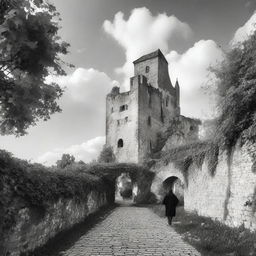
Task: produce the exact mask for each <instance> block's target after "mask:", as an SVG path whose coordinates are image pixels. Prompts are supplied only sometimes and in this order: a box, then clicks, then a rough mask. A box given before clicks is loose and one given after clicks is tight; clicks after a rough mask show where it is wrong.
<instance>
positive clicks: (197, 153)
mask: <svg viewBox="0 0 256 256" xmlns="http://www.w3.org/2000/svg"><path fill="white" fill-rule="evenodd" d="M218 156H219V147H218V145H216V144H214V143H212V142H211V141H197V142H193V143H190V144H186V145H182V146H178V147H174V148H172V149H170V150H168V151H166V152H162V153H161V155H160V156H159V163H160V164H162V163H164V164H166V165H167V164H168V163H170V162H173V163H174V164H175V165H176V167H177V168H178V169H179V170H180V171H182V173H183V175H184V178H185V181H186V184H188V169H189V167H190V166H191V164H192V163H194V164H196V165H197V166H198V167H201V166H202V164H203V161H204V160H205V159H206V158H207V160H208V161H207V162H208V169H209V171H210V173H211V175H214V174H215V170H216V167H217V163H218ZM156 166H157V162H156Z"/></svg>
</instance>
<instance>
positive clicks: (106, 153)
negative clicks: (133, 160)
mask: <svg viewBox="0 0 256 256" xmlns="http://www.w3.org/2000/svg"><path fill="white" fill-rule="evenodd" d="M115 161H116V157H115V155H114V152H113V149H112V147H107V146H106V145H104V146H103V149H102V151H101V152H100V155H99V158H98V162H99V163H114V162H115Z"/></svg>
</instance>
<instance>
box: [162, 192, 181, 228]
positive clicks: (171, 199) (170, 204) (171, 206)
mask: <svg viewBox="0 0 256 256" xmlns="http://www.w3.org/2000/svg"><path fill="white" fill-rule="evenodd" d="M178 203H179V200H178V198H177V197H176V196H175V195H174V194H173V192H172V190H170V191H169V193H168V194H167V195H166V196H165V197H164V200H163V204H164V205H165V215H166V217H167V218H168V223H169V225H171V224H172V218H173V217H174V216H175V215H176V207H177V205H178Z"/></svg>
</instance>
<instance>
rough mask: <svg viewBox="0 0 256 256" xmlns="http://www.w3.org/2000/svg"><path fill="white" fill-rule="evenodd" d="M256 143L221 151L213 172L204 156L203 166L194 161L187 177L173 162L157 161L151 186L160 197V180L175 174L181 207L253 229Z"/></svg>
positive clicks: (254, 227) (254, 225)
mask: <svg viewBox="0 0 256 256" xmlns="http://www.w3.org/2000/svg"><path fill="white" fill-rule="evenodd" d="M255 152H256V144H255V143H250V142H247V143H246V144H244V145H242V146H241V145H240V142H238V143H237V145H236V147H235V148H234V150H233V152H232V153H231V155H230V156H228V154H227V152H226V151H223V152H220V154H219V157H218V163H217V167H216V170H215V172H214V174H212V173H211V171H210V170H209V165H208V161H209V159H207V157H206V158H205V159H204V161H203V163H202V165H199V166H198V165H197V164H196V163H193V164H192V165H191V166H190V167H189V169H188V170H187V174H186V176H184V173H183V172H182V171H181V170H179V169H178V168H177V166H176V165H175V164H174V163H173V162H169V163H164V162H161V161H160V162H159V163H158V164H157V166H155V167H153V169H152V171H154V172H155V173H156V176H155V178H154V180H153V183H152V186H151V192H153V193H154V194H155V195H156V196H157V198H158V199H159V200H161V190H162V187H163V182H164V181H165V180H166V179H168V178H170V177H177V178H178V179H179V180H180V181H181V182H182V183H183V184H184V208H185V210H188V211H191V212H196V213H198V214H199V215H202V216H207V217H210V218H212V219H216V220H218V221H221V222H223V223H225V224H227V225H228V226H230V227H239V226H241V225H244V227H245V228H248V229H250V230H253V231H255V230H256V207H255V204H256V173H255Z"/></svg>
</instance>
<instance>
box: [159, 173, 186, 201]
mask: <svg viewBox="0 0 256 256" xmlns="http://www.w3.org/2000/svg"><path fill="white" fill-rule="evenodd" d="M162 188H163V191H162V193H164V194H166V193H167V192H168V191H170V189H172V191H173V193H174V194H175V195H176V196H177V197H178V199H179V205H184V183H183V182H182V181H181V180H180V179H179V178H178V177H176V176H170V177H168V178H167V179H165V180H164V181H163V183H162Z"/></svg>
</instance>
